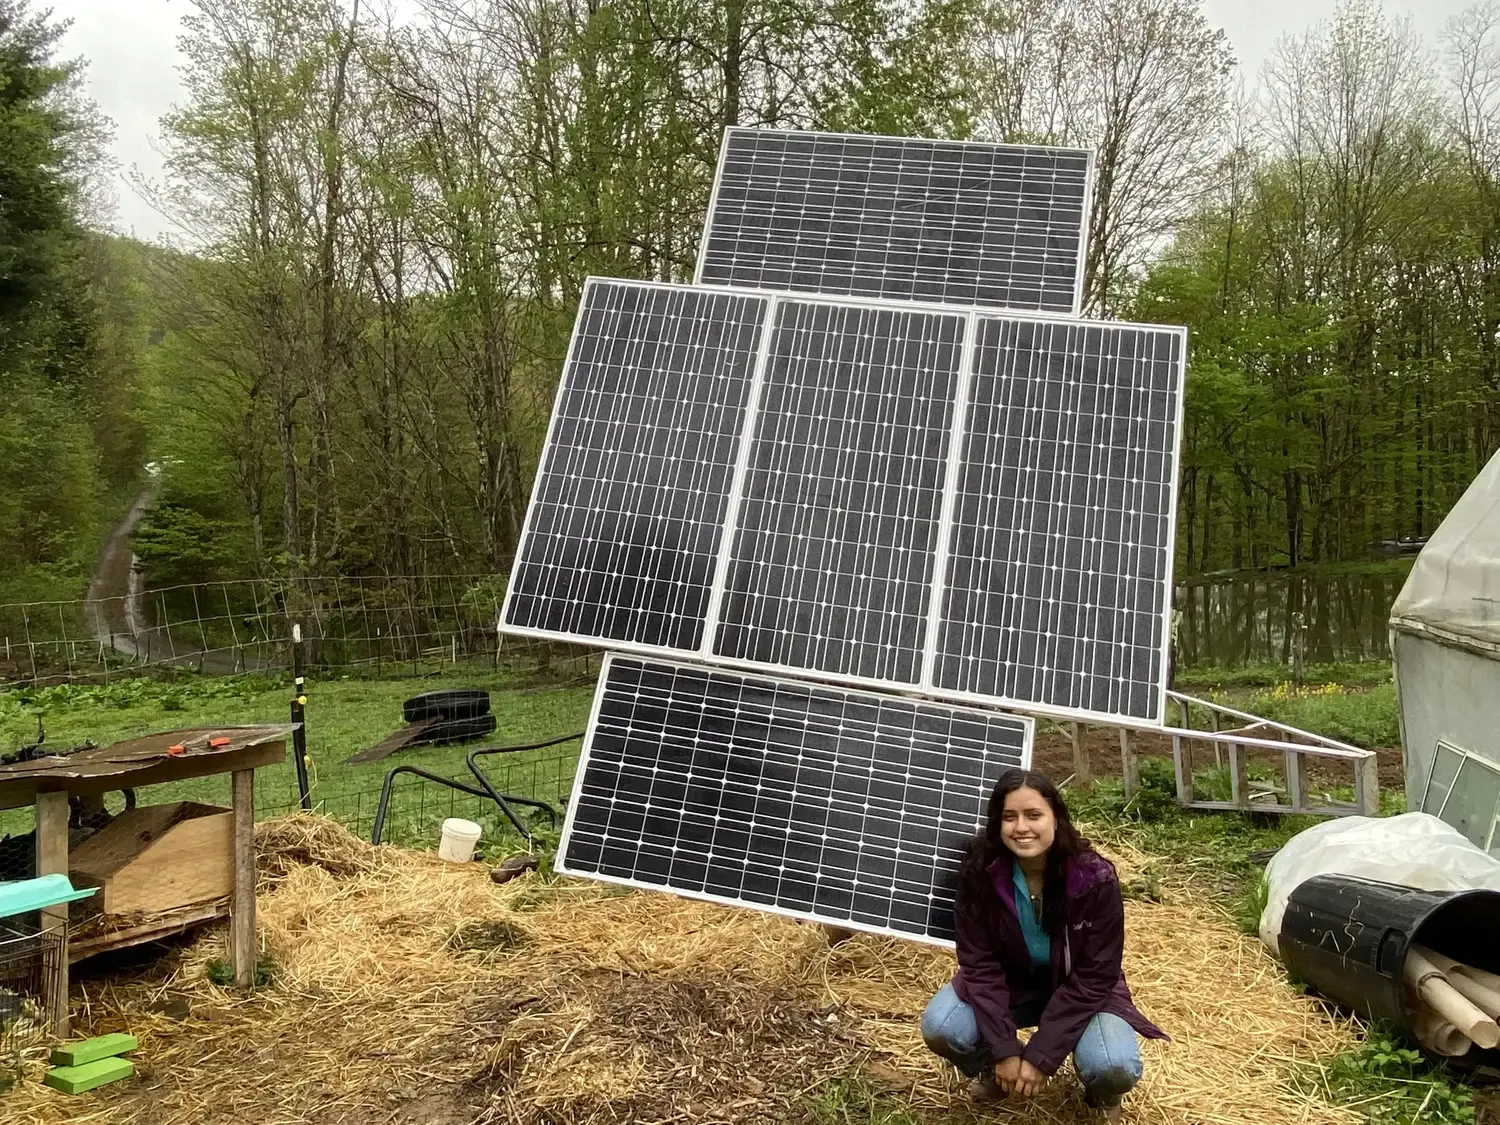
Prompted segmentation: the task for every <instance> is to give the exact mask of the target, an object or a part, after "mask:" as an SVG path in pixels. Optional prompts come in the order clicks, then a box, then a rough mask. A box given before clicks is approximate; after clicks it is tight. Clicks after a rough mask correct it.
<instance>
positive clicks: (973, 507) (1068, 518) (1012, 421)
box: [932, 318, 1186, 723]
mask: <svg viewBox="0 0 1500 1125" xmlns="http://www.w3.org/2000/svg"><path fill="white" fill-rule="evenodd" d="M1185 346H1186V336H1185V333H1184V332H1183V330H1182V329H1177V328H1151V327H1143V326H1138V325H1116V324H1103V323H1089V322H1075V323H1067V322H1051V323H1048V322H1027V321H1021V320H997V319H984V318H982V319H981V320H980V321H979V325H978V335H977V340H976V349H975V356H974V378H973V382H972V383H971V385H970V390H969V402H968V417H967V418H966V419H965V424H964V448H963V454H962V458H961V461H960V465H959V471H958V473H957V477H956V481H955V487H956V492H957V496H956V503H955V505H954V510H953V518H952V536H951V539H950V541H949V548H948V566H947V574H946V584H945V585H946V589H945V591H944V603H943V611H942V625H941V628H940V631H939V636H938V640H937V653H936V667H935V669H934V672H933V676H932V682H933V685H934V686H935V687H937V688H939V689H943V690H951V691H956V692H960V693H962V694H964V695H972V696H976V697H980V698H986V699H996V700H1003V701H1005V702H1007V703H1010V704H1013V705H1018V706H1022V707H1027V706H1030V705H1034V704H1042V705H1043V706H1045V707H1046V708H1047V709H1055V710H1065V711H1071V712H1077V713H1079V714H1084V715H1091V716H1093V715H1097V716H1118V715H1125V716H1129V717H1131V718H1136V719H1143V720H1147V721H1150V722H1155V723H1160V722H1162V721H1163V720H1164V717H1165V716H1164V710H1163V709H1164V707H1165V697H1164V692H1165V674H1166V669H1165V661H1166V648H1167V640H1168V635H1167V625H1168V613H1169V611H1170V609H1171V596H1172V591H1171V573H1172V546H1173V516H1174V497H1175V493H1176V477H1177V471H1176V470H1177V466H1176V449H1177V433H1178V431H1179V429H1180V424H1179V416H1180V411H1181V409H1182V395H1181V388H1182V377H1183V363H1184V352H1185Z"/></svg>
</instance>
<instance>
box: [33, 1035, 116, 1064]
mask: <svg viewBox="0 0 1500 1125" xmlns="http://www.w3.org/2000/svg"><path fill="white" fill-rule="evenodd" d="M135 1048H136V1041H135V1036H134V1035H126V1034H124V1033H123V1032H115V1033H114V1034H113V1035H96V1036H94V1037H93V1038H92V1039H84V1040H82V1041H81V1042H78V1043H64V1044H63V1045H62V1046H61V1047H54V1048H53V1049H52V1065H53V1066H64V1067H67V1066H85V1065H87V1064H88V1063H91V1062H98V1061H99V1060H100V1059H112V1058H114V1057H115V1056H116V1055H126V1054H129V1053H130V1052H131V1051H133V1050H135Z"/></svg>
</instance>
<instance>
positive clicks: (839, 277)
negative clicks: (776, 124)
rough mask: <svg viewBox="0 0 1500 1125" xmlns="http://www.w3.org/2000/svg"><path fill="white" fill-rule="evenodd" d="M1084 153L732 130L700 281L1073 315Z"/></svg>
mask: <svg viewBox="0 0 1500 1125" xmlns="http://www.w3.org/2000/svg"><path fill="white" fill-rule="evenodd" d="M1092 170H1093V154H1092V153H1091V152H1089V151H1087V150H1083V149H1065V148H1047V147H1039V146H1028V145H1003V144H986V143H980V142H964V141H935V140H907V139H902V138H897V137H874V136H856V135H849V134H839V133H814V132H806V131H782V130H773V129H747V128H730V129H727V130H725V135H724V143H723V148H722V151H721V153H720V157H719V166H718V170H717V174H716V177H715V181H714V191H713V197H712V199H711V201H710V203H709V212H708V219H707V222H706V223H705V226H704V234H703V241H702V245H701V247H700V250H699V256H698V267H697V274H696V280H697V281H698V282H700V283H705V284H711V285H728V286H740V287H745V288H754V289H774V290H784V291H791V292H812V293H827V294H839V295H844V296H853V297H874V298H885V299H903V300H917V301H928V302H936V303H944V304H958V305H965V306H976V305H977V306H985V307H992V308H1006V309H1021V310H1028V311H1037V312H1053V313H1075V314H1076V313H1077V312H1078V311H1079V307H1080V305H1079V302H1080V299H1081V294H1082V277H1083V264H1084V240H1085V230H1086V220H1087V213H1088V200H1089V196H1090V193H1091V191H1092Z"/></svg>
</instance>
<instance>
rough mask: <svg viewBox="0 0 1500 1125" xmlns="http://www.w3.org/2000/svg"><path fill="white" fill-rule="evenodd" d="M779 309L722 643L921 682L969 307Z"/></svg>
mask: <svg viewBox="0 0 1500 1125" xmlns="http://www.w3.org/2000/svg"><path fill="white" fill-rule="evenodd" d="M775 317H776V324H775V330H774V333H773V335H772V339H771V345H770V352H769V357H768V359H767V364H766V370H765V374H764V376H763V388H762V391H761V398H760V402H759V408H758V412H757V416H756V422H755V425H756V431H755V439H754V442H753V444H752V446H751V454H750V464H749V468H748V472H747V473H746V476H745V479H744V484H743V486H742V490H741V491H742V496H743V499H742V500H741V502H740V507H739V510H738V513H737V529H736V533H735V539H734V545H733V552H732V562H731V565H730V567H729V569H728V572H727V575H726V578H725V591H724V595H723V598H724V600H723V606H722V610H721V617H720V624H719V628H718V633H717V638H716V641H715V644H714V652H715V654H717V655H720V656H724V657H728V658H731V659H740V660H750V661H754V662H756V663H758V664H765V665H780V666H786V667H791V668H804V669H810V670H816V671H823V672H832V673H837V674H844V675H853V676H859V677H862V678H865V679H871V680H885V681H892V682H904V683H915V682H916V680H917V678H918V676H919V675H920V673H921V665H922V652H923V649H924V645H925V639H926V636H925V634H926V628H927V618H928V606H929V601H930V597H931V583H932V564H933V551H934V548H935V546H936V542H937V537H938V515H939V511H940V508H941V505H942V496H943V488H944V474H945V470H946V467H947V461H948V453H949V445H950V442H951V440H952V428H953V427H952V414H953V401H954V394H955V388H956V384H957V381H958V374H959V361H960V358H961V355H962V348H963V337H964V330H965V328H966V319H965V318H964V317H961V316H957V315H934V314H932V313H923V312H914V311H906V310H901V309H899V308H868V307H863V308H862V307H849V306H844V307H840V306H836V305H828V304H810V303H807V302H802V301H782V302H779V303H778V304H777V306H776V314H775Z"/></svg>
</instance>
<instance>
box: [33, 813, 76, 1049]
mask: <svg viewBox="0 0 1500 1125" xmlns="http://www.w3.org/2000/svg"><path fill="white" fill-rule="evenodd" d="M36 873H37V874H38V875H66V874H67V873H68V795H67V793H38V794H37V795H36ZM41 914H42V918H41V923H42V928H43V929H44V930H48V929H52V928H54V927H61V929H62V933H63V934H64V937H65V940H66V934H67V932H68V904H67V903H63V904H61V905H60V906H49V907H47V909H45V910H43V911H42V912H41ZM57 960H58V961H59V962H60V963H59V964H58V965H57V966H56V967H55V969H53V971H52V972H49V973H47V974H46V982H47V983H46V989H47V992H46V995H45V996H44V997H43V998H42V1001H43V1004H44V1005H45V1007H46V1009H47V1022H48V1024H50V1025H51V1028H52V1034H53V1035H55V1036H56V1037H57V1038H59V1039H66V1038H67V1037H68V953H67V949H66V947H64V948H63V949H62V951H61V955H60V956H59V957H58V958H57ZM47 967H48V968H52V966H47Z"/></svg>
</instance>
